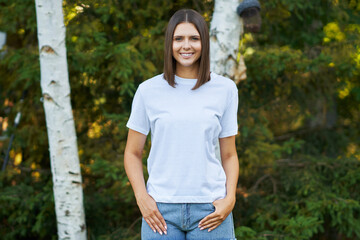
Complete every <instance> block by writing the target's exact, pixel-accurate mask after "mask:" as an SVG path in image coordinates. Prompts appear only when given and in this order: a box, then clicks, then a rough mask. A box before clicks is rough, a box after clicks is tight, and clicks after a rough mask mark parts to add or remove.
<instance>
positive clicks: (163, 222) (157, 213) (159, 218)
mask: <svg viewBox="0 0 360 240" xmlns="http://www.w3.org/2000/svg"><path fill="white" fill-rule="evenodd" d="M156 217H157V218H158V220H159V221H160V224H161V225H160V226H161V227H160V228H161V230H162V231H163V232H164V233H165V234H167V232H166V230H167V225H166V222H165V219H164V217H163V216H162V215H161V213H160V212H159V211H157V212H156Z"/></svg>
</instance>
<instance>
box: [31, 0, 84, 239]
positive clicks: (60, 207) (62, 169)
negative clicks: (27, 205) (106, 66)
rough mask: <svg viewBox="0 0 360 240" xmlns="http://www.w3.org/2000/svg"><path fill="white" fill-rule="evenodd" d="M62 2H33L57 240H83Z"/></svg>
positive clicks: (48, 0)
mask: <svg viewBox="0 0 360 240" xmlns="http://www.w3.org/2000/svg"><path fill="white" fill-rule="evenodd" d="M62 2H63V1H62V0H35V4H36V17H37V25H38V40H39V53H40V67H41V90H42V96H43V97H42V99H43V104H44V109H45V117H46V126H47V132H48V138H49V147H50V160H51V172H52V178H53V190H54V199H55V210H56V218H57V228H58V237H59V239H74V240H82V239H86V227H85V226H86V225H85V214H84V208H83V193H82V179H81V172H80V165H79V157H78V149H77V142H76V133H75V126H74V119H73V114H72V109H71V103H70V85H69V78H68V69H67V60H66V47H65V25H64V18H63V12H62Z"/></svg>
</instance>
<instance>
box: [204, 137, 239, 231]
mask: <svg viewBox="0 0 360 240" xmlns="http://www.w3.org/2000/svg"><path fill="white" fill-rule="evenodd" d="M219 141H220V153H221V161H222V166H223V168H224V171H225V174H226V197H225V198H224V199H219V200H216V201H214V202H213V204H214V206H215V212H213V213H211V214H209V215H208V216H206V217H205V218H203V219H202V220H201V221H200V223H199V227H200V229H201V230H203V229H208V231H209V232H210V231H212V230H214V229H215V228H217V227H218V226H219V225H220V224H221V223H222V222H223V221H224V220H225V219H226V218H227V216H228V215H229V214H230V213H231V211H232V210H233V208H234V206H235V201H236V186H237V181H238V177H239V161H238V156H237V152H236V146H235V136H231V137H225V138H220V139H219Z"/></svg>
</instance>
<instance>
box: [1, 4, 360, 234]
mask: <svg viewBox="0 0 360 240" xmlns="http://www.w3.org/2000/svg"><path fill="white" fill-rule="evenodd" d="M260 2H261V6H262V9H261V16H262V28H261V31H260V33H257V34H252V33H246V32H245V34H244V35H243V37H242V40H241V42H240V46H241V47H240V52H241V53H242V54H243V55H244V57H245V62H246V66H247V76H248V78H247V79H246V80H245V81H241V82H240V83H239V84H238V88H239V100H240V101H239V116H238V118H239V131H240V134H239V135H238V136H237V138H236V142H237V150H238V155H239V164H240V178H239V186H238V187H239V188H238V195H237V203H236V206H235V209H234V220H235V227H236V236H237V238H238V239H241V240H248V239H249V240H250V239H262V240H265V239H273V240H275V239H284V240H298V239H299V240H300V239H304V240H305V239H314V240H315V239H320V240H322V239H324V240H325V239H326V240H339V239H345V240H346V239H360V191H359V190H360V80H359V75H360V15H359V13H360V1H359V0H343V1H340V0H311V1H309V0H296V1H294V0H266V1H265V0H263V1H260ZM213 7H214V1H212V0H202V1H201V0H179V1H161V0H103V1H93V0H83V1H82V0H78V1H75V0H72V1H70V0H64V1H63V8H64V17H65V24H66V31H67V36H66V45H67V54H68V66H69V76H70V84H71V91H72V92H71V98H72V107H73V113H74V118H75V123H76V131H77V137H78V147H79V156H80V162H81V168H82V176H83V188H84V205H85V212H86V223H87V233H88V239H129V240H130V239H140V234H139V232H140V225H141V214H140V212H139V210H138V208H137V205H136V201H135V198H134V195H133V192H132V189H131V186H130V185H129V182H128V179H127V177H126V174H125V171H124V168H123V151H124V147H125V142H126V136H127V128H126V127H125V124H126V121H127V119H128V116H129V113H130V108H131V102H132V98H133V95H134V92H135V90H136V88H137V86H138V85H139V84H140V83H141V82H142V81H144V80H146V79H147V78H150V77H152V76H154V75H155V74H159V73H161V72H162V67H163V62H162V59H163V43H164V37H163V36H164V29H165V27H166V24H167V21H168V20H169V18H170V17H171V15H172V14H173V13H174V12H175V11H176V10H178V9H181V8H193V9H195V10H197V11H199V12H200V13H201V14H202V15H203V16H204V17H205V19H206V21H207V22H208V23H210V21H211V16H212V12H213ZM229 24H230V23H229ZM0 31H2V32H5V33H6V34H7V41H6V45H5V46H4V47H3V49H2V50H1V52H0V106H1V108H0V163H1V164H2V163H3V159H4V157H5V154H6V150H7V148H8V145H9V140H10V136H11V134H14V135H15V138H14V142H13V144H12V148H11V151H10V161H9V164H8V166H7V168H6V170H5V171H3V172H1V173H0V236H1V237H0V238H1V239H29V240H31V239H57V232H56V231H57V230H56V219H55V211H54V200H53V192H52V179H51V171H50V159H49V152H48V142H47V133H46V125H45V117H44V110H43V106H42V102H41V101H40V98H41V89H40V66H39V54H38V43H37V30H36V14H35V2H34V1H33V0H11V1H9V0H0ZM22 96H24V100H23V101H21V100H20V99H21V98H22ZM19 111H21V113H22V118H21V122H20V124H19V126H18V127H17V128H15V127H14V124H13V122H14V119H15V116H16V113H17V112H19ZM149 148H150V143H149V142H148V143H147V144H146V147H145V155H144V171H146V158H145V156H146V153H147V152H148V151H149Z"/></svg>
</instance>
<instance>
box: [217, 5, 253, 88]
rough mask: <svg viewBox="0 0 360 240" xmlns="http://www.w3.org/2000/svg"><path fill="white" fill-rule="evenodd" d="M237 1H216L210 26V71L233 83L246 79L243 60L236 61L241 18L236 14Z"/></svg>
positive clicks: (241, 29)
mask: <svg viewBox="0 0 360 240" xmlns="http://www.w3.org/2000/svg"><path fill="white" fill-rule="evenodd" d="M240 2H241V1H239V0H216V1H215V6H214V13H213V17H212V21H211V24H210V68H211V71H213V72H215V73H217V74H220V75H223V76H226V77H229V78H231V79H233V80H234V81H235V82H239V81H240V80H243V79H245V78H246V67H245V64H244V61H243V58H242V57H240V58H239V59H238V52H239V40H240V34H241V33H242V32H243V25H242V21H241V18H240V17H239V15H237V13H236V8H237V6H238V5H239V3H240Z"/></svg>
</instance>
